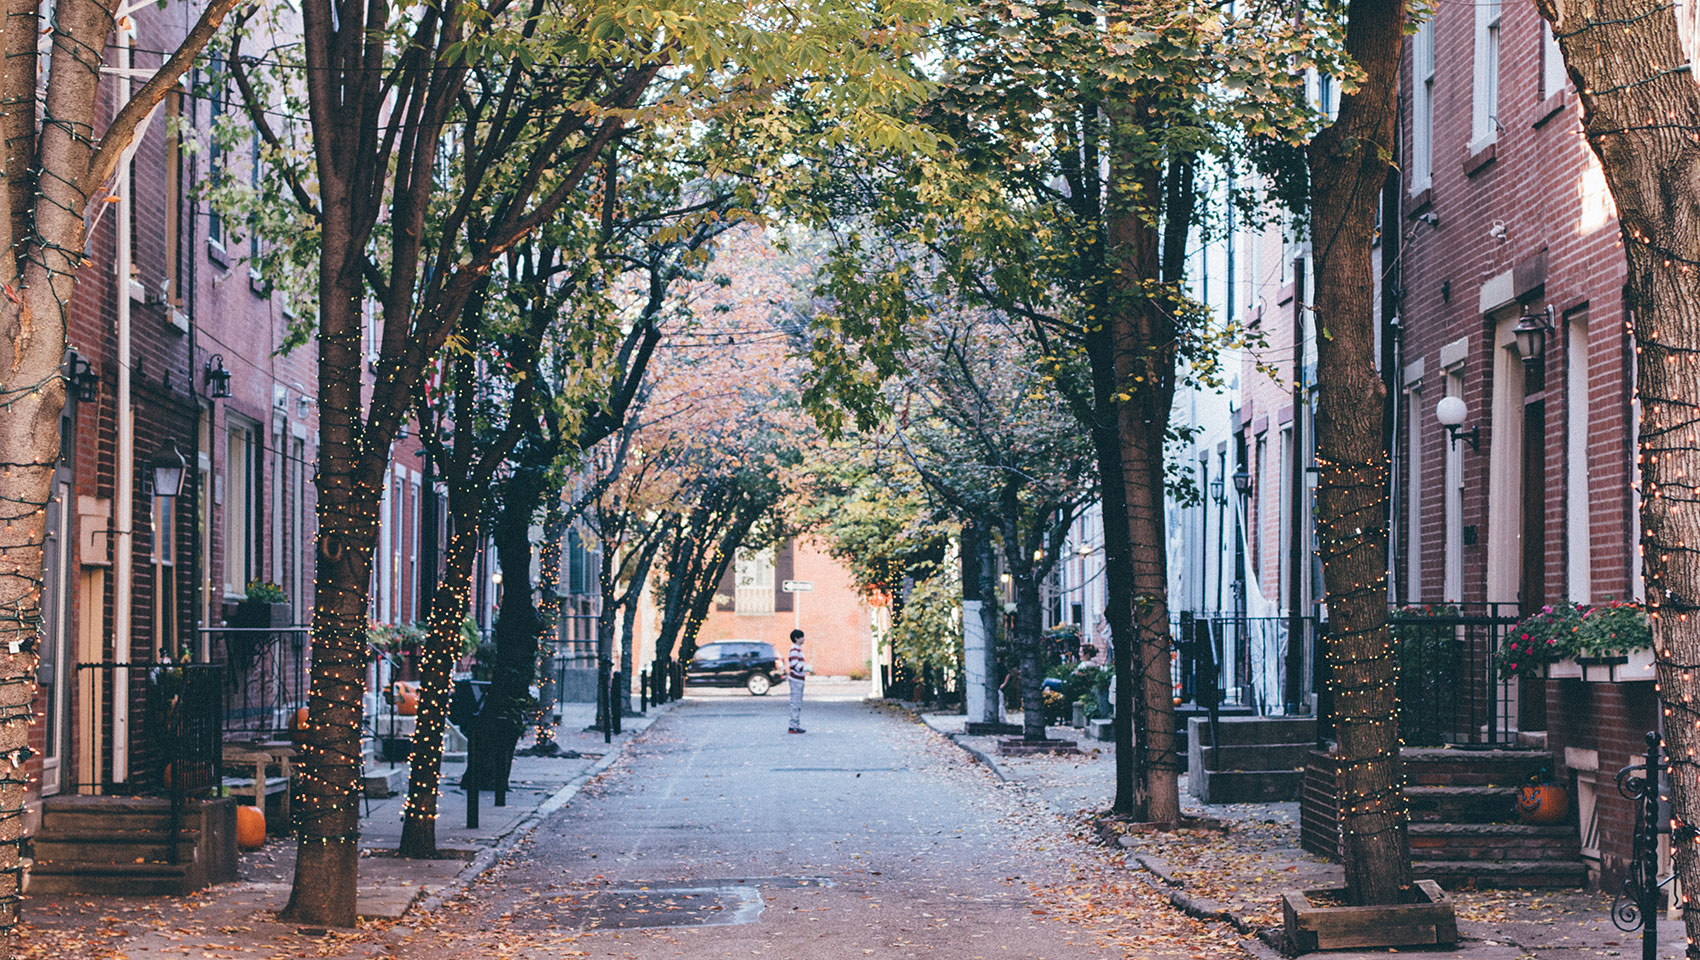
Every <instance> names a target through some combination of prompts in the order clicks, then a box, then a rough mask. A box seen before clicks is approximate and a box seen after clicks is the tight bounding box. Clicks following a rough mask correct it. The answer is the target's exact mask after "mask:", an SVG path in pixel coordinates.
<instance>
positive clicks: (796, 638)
mask: <svg viewBox="0 0 1700 960" xmlns="http://www.w3.org/2000/svg"><path fill="white" fill-rule="evenodd" d="M808 674H809V665H808V662H807V661H805V660H804V659H803V631H801V630H793V631H791V655H790V656H788V657H786V659H785V676H786V677H787V678H789V679H790V681H791V731H790V732H791V733H802V732H803V680H804V679H805V678H806V677H807V676H808Z"/></svg>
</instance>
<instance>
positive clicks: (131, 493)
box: [112, 18, 136, 783]
mask: <svg viewBox="0 0 1700 960" xmlns="http://www.w3.org/2000/svg"><path fill="white" fill-rule="evenodd" d="M135 43H136V32H135V24H134V22H133V21H131V20H129V19H128V18H125V19H123V20H121V21H120V22H119V27H118V76H117V82H118V90H117V101H118V102H119V103H128V102H129V101H130V68H131V61H132V52H133V50H134V49H135ZM129 156H130V155H129V153H128V152H126V154H125V156H124V157H122V158H120V160H119V163H118V171H117V173H118V180H117V186H116V188H115V189H114V191H113V192H114V193H116V194H117V195H118V203H117V204H116V206H117V208H118V209H117V210H116V211H114V213H115V216H116V217H117V223H116V224H114V226H115V227H116V228H117V234H118V256H117V273H118V276H117V281H118V470H117V477H116V484H115V489H114V492H113V498H114V499H115V500H117V501H118V503H117V505H116V506H117V515H116V517H115V518H114V520H113V527H114V535H115V538H116V540H117V543H116V544H115V545H114V546H115V548H116V549H115V551H114V552H115V554H116V555H115V556H114V557H113V560H112V573H113V581H114V582H113V588H114V593H113V599H112V660H113V662H114V663H116V664H118V665H119V667H118V669H116V670H115V671H114V673H113V687H114V688H115V689H114V690H113V697H112V779H113V781H114V782H115V783H127V782H128V781H129V779H130V675H129V671H128V670H127V669H125V667H127V665H128V664H129V663H130V627H131V622H130V619H131V609H130V608H131V581H132V580H133V579H134V576H135V571H134V570H132V569H131V555H132V553H133V551H134V546H135V529H134V526H133V523H134V516H133V514H134V512H135V511H134V507H135V503H134V499H135V472H136V422H135V411H134V410H133V409H132V406H131V402H130V188H131V183H130V164H129Z"/></svg>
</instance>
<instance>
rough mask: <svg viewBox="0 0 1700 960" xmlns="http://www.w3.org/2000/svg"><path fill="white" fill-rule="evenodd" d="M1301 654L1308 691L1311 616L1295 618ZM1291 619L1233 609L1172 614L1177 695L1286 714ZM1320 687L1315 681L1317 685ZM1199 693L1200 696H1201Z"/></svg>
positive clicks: (1312, 640)
mask: <svg viewBox="0 0 1700 960" xmlns="http://www.w3.org/2000/svg"><path fill="white" fill-rule="evenodd" d="M1297 621H1298V623H1299V624H1300V630H1301V633H1300V634H1299V637H1298V643H1299V648H1298V649H1299V655H1300V658H1301V662H1302V664H1303V669H1304V674H1303V676H1304V677H1305V679H1306V681H1307V682H1305V683H1304V684H1303V685H1302V686H1303V687H1304V689H1305V690H1306V692H1309V690H1310V689H1312V686H1313V685H1312V683H1310V682H1308V681H1309V680H1310V678H1311V676H1312V670H1313V666H1314V657H1315V650H1316V637H1317V630H1316V627H1317V622H1316V618H1315V617H1300V618H1297ZM1293 622H1294V619H1293V618H1290V617H1285V616H1266V617H1248V616H1242V615H1239V614H1235V613H1231V612H1217V611H1209V612H1204V613H1193V612H1190V611H1188V612H1182V613H1177V614H1175V615H1174V616H1173V617H1171V618H1170V630H1171V632H1172V635H1173V637H1174V642H1175V654H1176V655H1175V656H1174V657H1173V658H1172V660H1171V664H1172V665H1171V679H1172V681H1173V683H1174V685H1175V695H1176V696H1178V697H1180V698H1181V699H1182V700H1183V701H1185V702H1189V703H1196V704H1200V705H1203V704H1205V703H1206V702H1207V701H1208V699H1209V698H1210V697H1211V696H1212V695H1214V696H1215V697H1216V702H1217V704H1219V705H1221V706H1227V707H1242V708H1249V709H1250V710H1252V711H1253V712H1254V713H1256V714H1258V715H1260V716H1278V715H1282V714H1285V713H1286V712H1287V709H1286V706H1287V705H1286V697H1285V693H1286V683H1287V671H1288V667H1289V658H1288V656H1287V654H1288V650H1289V649H1290V646H1291V643H1292V636H1291V634H1292V625H1293ZM1316 688H1317V689H1320V686H1319V685H1318V686H1317V687H1316ZM1201 697H1202V698H1203V699H1201Z"/></svg>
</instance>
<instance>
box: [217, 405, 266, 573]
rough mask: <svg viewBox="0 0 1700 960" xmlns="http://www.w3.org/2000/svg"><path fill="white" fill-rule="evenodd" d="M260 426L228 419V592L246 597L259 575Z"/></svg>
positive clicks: (225, 569) (225, 491)
mask: <svg viewBox="0 0 1700 960" xmlns="http://www.w3.org/2000/svg"><path fill="white" fill-rule="evenodd" d="M259 437H260V425H259V424H257V423H255V422H254V421H252V420H248V419H246V418H241V419H238V418H237V417H234V416H231V417H228V418H227V420H226V423H225V429H224V443H225V447H224V451H225V455H224V476H225V483H224V487H225V490H224V511H223V512H224V592H225V595H226V596H236V597H240V596H245V595H246V594H247V592H248V581H249V580H252V579H254V578H255V575H256V574H257V573H258V570H257V564H255V562H254V542H255V540H256V539H258V536H259V532H260V531H259V522H258V521H259V518H258V517H256V516H255V512H256V511H255V509H254V496H255V492H254V488H255V481H256V480H258V479H259V477H258V472H259V471H258V469H257V468H258V467H259V466H260V458H259V456H258V447H259Z"/></svg>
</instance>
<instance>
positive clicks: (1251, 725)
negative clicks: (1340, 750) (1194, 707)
mask: <svg viewBox="0 0 1700 960" xmlns="http://www.w3.org/2000/svg"><path fill="white" fill-rule="evenodd" d="M1195 725H1196V728H1197V729H1198V730H1201V731H1203V732H1202V733H1201V734H1192V735H1193V736H1196V737H1198V742H1199V743H1200V744H1201V745H1205V746H1223V747H1235V746H1257V745H1262V744H1270V743H1276V744H1291V745H1293V746H1297V747H1303V748H1305V749H1307V750H1308V749H1314V748H1315V747H1316V718H1314V717H1222V718H1221V719H1220V720H1218V722H1217V724H1216V729H1215V730H1214V731H1212V729H1211V727H1210V721H1209V719H1208V718H1204V717H1195V718H1193V719H1190V720H1188V721H1187V726H1188V727H1189V728H1191V727H1194V726H1195ZM1188 733H1189V734H1191V733H1192V731H1191V730H1190V729H1189V730H1188ZM1216 733H1220V734H1221V737H1222V742H1221V744H1217V743H1216V742H1215V740H1214V739H1213V736H1214V735H1215V734H1216ZM1271 766H1275V764H1264V765H1263V768H1264V769H1267V768H1269V767H1271Z"/></svg>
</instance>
